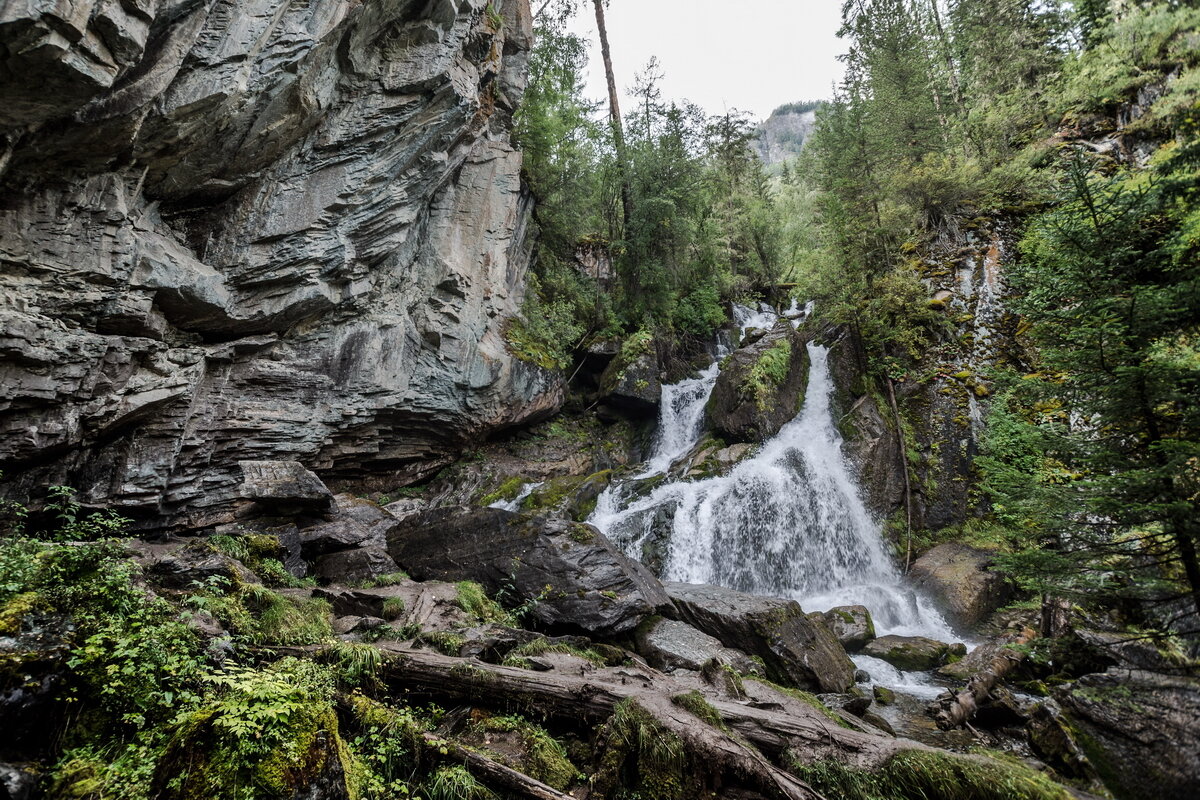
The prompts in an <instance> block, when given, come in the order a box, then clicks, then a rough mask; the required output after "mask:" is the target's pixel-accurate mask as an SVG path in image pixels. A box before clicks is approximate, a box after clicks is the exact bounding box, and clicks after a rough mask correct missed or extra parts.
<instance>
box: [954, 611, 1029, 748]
mask: <svg viewBox="0 0 1200 800" xmlns="http://www.w3.org/2000/svg"><path fill="white" fill-rule="evenodd" d="M1035 636H1037V634H1036V633H1034V631H1033V630H1032V629H1030V628H1025V629H1024V630H1022V631H1021V632H1020V633H1018V634H1016V635H1015V636H1012V637H1010V638H1009V640H1008V641H1007V642H1005V643H1004V644H1003V645H1001V646H1000V647H999V648H998V649H997V650H996V655H995V656H994V657H993V658H992V660H991V661H990V662H988V664H987V665H986V666H985V667H984V668H983V669H981V670H980V671H979V672H977V673H975V674H974V675H973V676H972V677H971V680H970V681H968V682H967V687H966V688H965V689H963V690H962V691H961V692H959V693H958V694H956V695H954V696H953V697H951V698H949V699H945V700H942V701H940V702H941V706H942V708H941V710H940V711H938V713H937V715H936V716H935V719H936V720H937V724H938V727H939V728H941V729H942V730H944V731H948V730H950V729H951V728H957V727H959V726H961V725H964V724H965V723H967V722H969V721H970V719H971V717H973V716H975V712H976V711H978V710H979V704H980V703H982V702H983V701H984V700H986V699H987V697H988V695H989V694H991V691H992V689H993V687H995V685H996V684H997V683H999V682H1000V681H1002V680H1004V677H1005V676H1006V675H1008V673H1010V672H1012V670H1013V668H1014V667H1016V666H1017V665H1018V664H1020V663H1021V662H1022V661H1024V660H1025V656H1026V653H1025V652H1024V651H1023V650H1020V649H1017V648H1020V647H1021V646H1022V645H1026V644H1028V643H1029V642H1030V640H1032V639H1033V638H1034V637H1035Z"/></svg>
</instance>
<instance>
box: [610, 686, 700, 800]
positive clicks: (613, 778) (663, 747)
mask: <svg viewBox="0 0 1200 800" xmlns="http://www.w3.org/2000/svg"><path fill="white" fill-rule="evenodd" d="M602 737H603V740H604V741H605V747H604V750H603V752H602V754H601V757H600V770H599V772H598V774H596V775H595V776H594V777H593V786H594V787H595V789H596V790H597V791H599V792H600V793H601V794H602V795H603V796H611V795H612V794H615V792H616V790H617V789H618V788H626V789H628V790H631V791H633V792H636V793H637V794H636V795H634V796H640V797H647V798H655V800H691V798H694V797H696V796H698V795H699V792H697V791H695V788H696V787H695V783H696V778H697V777H698V776H697V775H696V774H695V771H694V770H692V769H691V766H692V765H690V764H689V759H688V757H687V751H686V750H685V748H684V746H683V741H682V740H681V739H680V738H679V737H678V736H677V735H676V734H674V733H673V732H671V731H669V730H667V729H666V728H665V727H663V725H662V723H660V722H659V721H658V720H657V719H655V718H654V716H653V715H652V714H650V713H649V712H648V711H646V709H644V708H642V707H641V706H640V705H638V703H637V701H635V700H633V699H632V698H630V699H626V700H622V701H621V702H620V703H618V704H617V705H616V707H615V708H614V709H613V715H612V717H611V718H610V719H609V721H608V723H607V724H606V725H605V728H604V730H603V732H602Z"/></svg>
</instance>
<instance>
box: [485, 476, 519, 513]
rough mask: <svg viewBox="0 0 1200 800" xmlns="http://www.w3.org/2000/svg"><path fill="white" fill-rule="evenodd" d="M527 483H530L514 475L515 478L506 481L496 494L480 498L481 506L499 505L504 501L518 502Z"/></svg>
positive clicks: (492, 493)
mask: <svg viewBox="0 0 1200 800" xmlns="http://www.w3.org/2000/svg"><path fill="white" fill-rule="evenodd" d="M526 483H528V481H526V480H525V479H524V478H523V477H521V476H520V475H514V476H513V477H511V478H509V479H508V480H506V481H504V483H502V484H500V486H499V487H497V488H496V490H495V491H494V492H491V493H490V494H485V495H484V496H483V497H481V498H479V505H481V506H490V505H492V504H493V503H499V502H500V501H502V500H516V499H517V495H519V494H520V493H521V489H522V488H524V486H525V484H526Z"/></svg>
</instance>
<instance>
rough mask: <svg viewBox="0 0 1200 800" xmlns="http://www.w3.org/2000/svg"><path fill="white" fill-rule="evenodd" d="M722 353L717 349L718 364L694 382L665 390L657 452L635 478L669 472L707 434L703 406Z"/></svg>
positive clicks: (718, 367)
mask: <svg viewBox="0 0 1200 800" xmlns="http://www.w3.org/2000/svg"><path fill="white" fill-rule="evenodd" d="M722 349H723V348H721V347H718V360H717V361H714V362H713V363H712V364H711V365H709V367H708V368H707V369H705V370H704V371H703V372H701V373H700V374H699V375H697V376H696V377H695V378H689V379H688V380H685V381H680V382H679V383H673V384H669V385H666V386H663V387H662V401H661V405H660V407H659V412H658V431H657V432H656V433H655V435H654V449H653V452H652V454H651V456H650V460H649V461H647V462H646V469H645V470H644V471H643V472H642V473H640V474H639V475H637V476H636V477H638V478H645V477H649V476H650V475H657V474H659V473H663V472H666V471H667V470H668V469H670V468H671V464H673V463H675V461H676V460H677V459H679V458H680V457H682V456H684V455H686V454H687V453H688V451H689V450H691V449H692V448H693V447H695V446H696V443H697V442H698V441H699V440H700V437H701V435H702V434H703V433H704V406H705V405H706V404H707V403H708V398H709V397H710V396H711V395H712V391H713V387H714V386H716V385H717V377H718V376H719V375H720V374H721V362H720V358H721V357H723V356H724V353H722V352H720V351H721V350H722Z"/></svg>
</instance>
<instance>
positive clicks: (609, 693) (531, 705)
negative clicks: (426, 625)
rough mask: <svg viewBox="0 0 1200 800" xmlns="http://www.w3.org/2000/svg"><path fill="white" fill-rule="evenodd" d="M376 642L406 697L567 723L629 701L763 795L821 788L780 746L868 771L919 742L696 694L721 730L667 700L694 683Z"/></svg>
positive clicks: (811, 713) (805, 796)
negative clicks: (795, 770) (507, 663)
mask: <svg viewBox="0 0 1200 800" xmlns="http://www.w3.org/2000/svg"><path fill="white" fill-rule="evenodd" d="M381 649H382V650H383V651H384V653H385V654H387V657H385V659H384V662H383V664H382V666H381V668H380V673H379V678H380V680H382V681H383V682H384V683H385V684H388V685H390V686H392V687H394V688H396V689H399V690H403V691H405V692H408V693H409V694H410V695H411V694H416V695H420V696H428V697H431V698H442V699H451V700H455V701H462V702H469V703H474V704H477V705H483V706H489V707H500V708H505V709H513V708H516V709H521V710H526V711H528V710H535V711H536V712H538V713H540V714H542V715H544V716H546V717H548V718H555V719H558V720H560V721H564V722H566V723H568V724H574V725H579V724H580V723H588V724H598V723H602V722H605V721H607V720H608V719H610V718H611V717H612V716H613V714H614V712H615V711H616V709H617V706H618V704H620V703H622V702H623V701H630V700H631V701H633V702H636V703H637V704H638V705H639V706H640V707H641V708H643V709H644V710H645V711H646V712H647V713H649V714H651V715H652V716H653V717H654V718H655V720H657V721H658V722H659V723H660V724H661V725H662V726H663V727H664V728H666V729H667V730H668V731H669V732H670V733H672V734H675V735H676V736H678V737H679V738H680V739H681V740H682V741H683V742H684V744H685V746H686V747H687V749H688V750H689V751H690V752H692V753H693V754H695V755H696V756H697V761H698V763H701V764H704V765H705V766H706V767H707V768H710V769H712V770H713V771H714V772H717V773H719V774H721V775H724V776H726V777H727V778H729V779H730V780H732V781H734V782H735V783H737V784H738V785H744V786H747V787H748V788H752V789H754V790H755V791H758V792H760V793H762V794H764V795H766V796H768V797H780V798H787V799H788V800H791V799H792V798H798V799H801V800H816V798H820V797H821V795H820V794H819V793H818V792H816V791H815V790H813V789H812V788H811V787H809V786H807V785H806V784H804V783H803V782H802V781H800V780H798V779H797V778H796V777H795V776H793V775H791V774H790V773H788V772H787V771H786V770H783V769H780V768H779V767H777V766H776V765H775V764H773V763H772V762H771V761H770V760H768V758H767V757H766V756H771V757H775V758H781V757H782V756H783V755H784V754H785V753H789V752H790V753H792V754H802V755H803V757H804V758H806V759H809V758H811V760H813V761H817V760H824V759H836V760H837V761H840V762H842V763H844V764H846V765H848V766H852V767H857V768H862V769H874V768H878V767H879V766H880V765H881V764H883V763H884V762H885V761H886V760H887V759H888V758H889V757H891V756H892V755H894V754H895V753H897V752H900V751H903V750H914V749H915V750H926V749H928V748H926V747H925V746H924V745H920V744H918V743H916V742H910V741H906V740H902V739H892V738H889V737H884V736H879V735H874V734H871V733H866V732H862V731H856V730H850V729H848V728H844V727H841V726H839V725H838V724H837V723H836V722H834V721H832V720H830V719H829V718H827V717H826V716H824V715H823V714H821V713H820V712H819V711H817V710H816V709H815V708H812V707H810V706H808V705H807V704H805V703H802V702H799V701H794V700H792V701H789V700H787V699H786V698H785V697H784V696H782V695H781V696H780V697H779V701H780V702H778V703H771V704H770V705H772V706H776V707H774V708H756V707H754V705H752V704H749V703H746V702H736V701H731V700H728V699H722V698H719V697H712V696H708V695H705V696H704V700H705V702H706V703H707V704H708V705H709V706H711V707H712V708H713V709H714V710H715V712H716V714H717V715H719V717H720V723H719V724H720V725H722V726H723V727H724V728H727V731H726V730H722V729H721V728H718V727H715V726H713V725H711V724H708V725H706V724H700V723H699V722H698V720H697V718H696V717H695V716H694V715H692V714H691V713H689V712H688V711H686V710H685V709H683V708H680V707H679V706H677V705H676V704H674V703H673V702H672V698H673V697H676V696H678V695H680V694H685V693H687V692H689V691H693V690H695V689H696V686H695V685H693V684H685V683H682V682H679V681H677V680H675V679H674V678H672V677H669V676H666V675H663V674H662V673H659V672H656V671H654V670H651V669H649V668H646V667H640V666H639V667H632V668H624V669H623V668H615V669H597V670H594V671H592V672H590V673H586V674H583V675H579V674H573V673H572V674H568V673H565V672H558V671H552V672H532V671H529V670H523V669H520V668H517V667H504V666H497V665H493V664H484V663H475V662H466V661H464V660H462V659H456V658H452V657H448V656H443V655H440V654H438V653H433V652H429V651H413V650H408V649H405V648H404V647H402V646H394V645H389V644H386V643H381ZM730 733H732V734H736V735H735V736H731V735H730ZM739 737H740V740H739ZM747 745H753V746H752V747H750V746H747Z"/></svg>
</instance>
